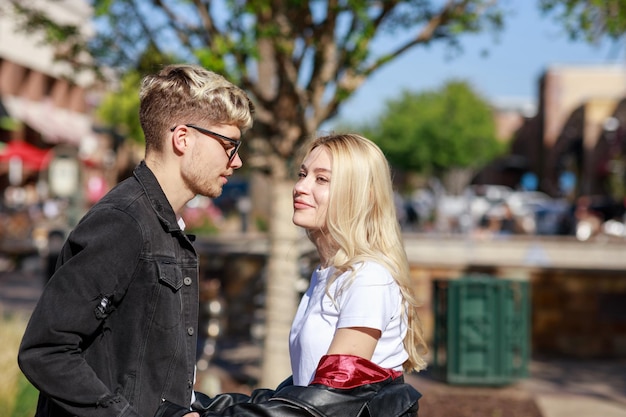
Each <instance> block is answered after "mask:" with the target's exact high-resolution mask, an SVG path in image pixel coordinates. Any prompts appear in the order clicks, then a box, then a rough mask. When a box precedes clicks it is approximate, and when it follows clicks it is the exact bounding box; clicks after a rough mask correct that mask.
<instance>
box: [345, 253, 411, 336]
mask: <svg viewBox="0 0 626 417" xmlns="http://www.w3.org/2000/svg"><path fill="white" fill-rule="evenodd" d="M337 302H338V304H339V320H338V322H337V328H342V327H369V328H372V329H378V330H380V331H383V330H384V329H385V328H386V327H387V325H388V324H389V322H390V321H391V318H392V317H393V315H394V314H396V313H397V311H398V308H399V306H400V289H399V287H398V285H397V284H396V282H395V281H394V279H393V277H392V276H391V274H390V273H389V271H388V270H387V269H385V268H384V267H383V266H382V265H379V264H376V263H365V264H362V265H361V267H360V268H358V269H357V272H356V276H355V277H354V280H353V281H352V283H351V284H350V285H349V286H348V287H347V288H344V290H343V292H342V293H341V294H340V295H339V297H338V298H337Z"/></svg>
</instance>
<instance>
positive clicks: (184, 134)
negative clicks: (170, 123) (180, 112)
mask: <svg viewBox="0 0 626 417" xmlns="http://www.w3.org/2000/svg"><path fill="white" fill-rule="evenodd" d="M171 140H172V148H173V150H174V152H175V153H177V154H183V153H185V152H186V151H187V146H188V145H189V130H188V129H187V127H185V126H179V127H177V128H176V129H174V131H173V132H172V136H171Z"/></svg>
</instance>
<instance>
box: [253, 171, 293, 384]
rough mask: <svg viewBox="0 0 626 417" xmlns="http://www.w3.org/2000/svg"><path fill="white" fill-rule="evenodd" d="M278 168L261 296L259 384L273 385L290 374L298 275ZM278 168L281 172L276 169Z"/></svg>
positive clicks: (286, 188)
mask: <svg viewBox="0 0 626 417" xmlns="http://www.w3.org/2000/svg"><path fill="white" fill-rule="evenodd" d="M285 165H286V164H285V163H284V162H283V167H282V169H279V170H275V171H279V172H275V173H274V174H273V176H272V186H271V195H272V203H271V204H272V210H271V219H270V234H269V236H270V248H269V251H270V253H269V260H268V269H267V288H266V299H265V303H266V304H265V312H266V314H265V344H264V349H263V363H262V375H261V381H260V386H261V387H264V388H275V387H276V386H277V385H278V384H279V383H281V382H282V381H283V380H284V379H285V378H287V377H288V376H289V375H291V363H290V361H289V329H290V328H291V322H292V320H293V317H294V315H295V311H296V307H297V303H298V299H297V292H296V288H295V284H296V280H297V279H298V277H299V270H298V258H299V256H300V251H299V248H298V240H299V236H300V234H299V230H298V228H297V227H296V226H295V225H294V224H293V223H292V221H291V218H292V214H293V203H292V190H293V181H292V180H290V179H289V177H288V176H287V175H283V173H284V172H285ZM280 171H282V172H280Z"/></svg>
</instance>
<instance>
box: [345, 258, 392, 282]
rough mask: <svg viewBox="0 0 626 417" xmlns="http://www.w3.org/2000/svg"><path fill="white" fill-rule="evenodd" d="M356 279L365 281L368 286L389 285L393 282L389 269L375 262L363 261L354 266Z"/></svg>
mask: <svg viewBox="0 0 626 417" xmlns="http://www.w3.org/2000/svg"><path fill="white" fill-rule="evenodd" d="M354 271H355V274H356V277H357V279H365V280H366V281H367V282H368V283H370V284H374V283H375V284H390V283H393V282H395V280H394V279H393V276H392V275H391V272H390V271H389V269H388V268H387V267H386V266H385V265H383V264H382V263H379V262H376V261H363V262H359V263H357V264H355V265H354Z"/></svg>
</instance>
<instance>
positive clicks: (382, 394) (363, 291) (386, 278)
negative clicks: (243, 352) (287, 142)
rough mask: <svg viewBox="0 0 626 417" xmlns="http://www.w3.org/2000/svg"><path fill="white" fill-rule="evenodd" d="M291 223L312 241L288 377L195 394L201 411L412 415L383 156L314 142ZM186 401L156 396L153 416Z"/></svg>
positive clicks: (415, 336) (408, 309) (408, 297)
mask: <svg viewBox="0 0 626 417" xmlns="http://www.w3.org/2000/svg"><path fill="white" fill-rule="evenodd" d="M293 207H294V214H293V222H294V223H295V224H296V225H298V226H301V227H303V228H304V229H305V230H306V231H307V234H308V236H309V238H310V239H311V241H312V242H313V243H314V244H315V246H316V247H317V251H318V254H319V258H320V261H321V263H320V266H319V268H318V269H317V270H316V271H315V272H314V273H313V276H312V277H311V286H310V288H309V289H308V291H307V292H306V294H305V295H304V297H303V299H302V301H301V304H300V307H299V309H298V312H297V314H296V317H295V319H294V321H293V326H292V331H291V335H290V349H291V351H290V356H291V364H292V368H293V369H292V370H293V382H292V383H291V381H286V382H285V383H283V384H281V386H280V387H279V388H278V389H277V390H268V389H258V390H255V391H254V392H253V393H252V395H250V396H246V395H241V394H220V395H218V396H216V397H213V398H209V397H207V396H206V395H203V394H201V393H196V398H197V402H196V403H195V404H194V405H193V406H192V409H193V410H195V411H198V412H199V413H200V415H201V416H202V417H235V416H236V417H365V416H367V417H387V416H396V417H416V416H417V412H418V408H419V406H418V401H419V398H420V397H421V394H420V393H419V392H418V391H417V390H415V388H413V387H412V386H411V385H409V384H407V383H405V382H404V378H403V376H402V374H403V370H404V371H412V370H420V369H423V368H424V367H425V366H426V363H425V361H424V358H423V356H422V355H423V354H424V352H425V351H426V347H425V343H424V339H423V337H422V331H421V327H420V324H419V320H418V317H417V313H416V301H415V298H414V296H413V295H412V292H411V285H410V280H409V267H408V262H407V259H406V254H405V252H404V248H403V245H402V237H401V234H400V227H399V224H398V220H397V219H396V214H395V213H396V211H395V207H394V203H393V191H392V186H391V175H390V171H389V166H388V164H387V160H386V159H385V156H384V155H383V153H382V152H381V151H380V149H379V148H378V147H377V146H376V145H374V144H373V143H372V142H371V141H369V140H367V139H365V138H363V137H361V136H358V135H353V134H349V135H332V136H324V137H321V138H318V139H316V140H315V141H313V142H312V143H311V145H310V146H309V147H307V148H306V153H305V157H304V160H303V162H302V165H301V167H300V171H299V179H298V181H297V183H296V185H295V187H294V191H293ZM188 411H189V409H188V408H185V407H182V406H179V405H177V404H173V403H171V402H169V401H167V400H164V401H163V404H162V406H161V408H160V409H159V412H158V413H157V414H156V416H155V417H179V416H182V415H184V414H185V413H187V412H188Z"/></svg>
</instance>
